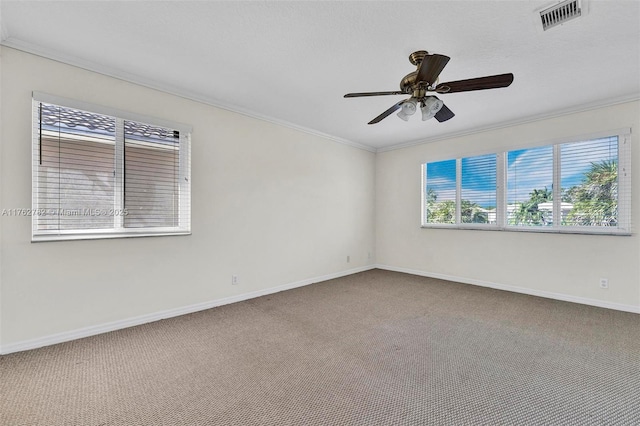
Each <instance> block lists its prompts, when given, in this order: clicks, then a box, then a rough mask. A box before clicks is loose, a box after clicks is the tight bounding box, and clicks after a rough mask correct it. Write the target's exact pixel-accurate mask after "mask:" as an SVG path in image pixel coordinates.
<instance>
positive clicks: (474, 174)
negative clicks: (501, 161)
mask: <svg viewBox="0 0 640 426" xmlns="http://www.w3.org/2000/svg"><path fill="white" fill-rule="evenodd" d="M460 163H461V167H462V170H461V172H462V173H461V194H460V210H461V211H460V220H461V221H462V223H490V224H495V223H496V207H497V193H496V173H497V156H496V154H489V155H481V156H477V157H467V158H462V159H461V161H460Z"/></svg>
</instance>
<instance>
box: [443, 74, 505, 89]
mask: <svg viewBox="0 0 640 426" xmlns="http://www.w3.org/2000/svg"><path fill="white" fill-rule="evenodd" d="M512 82H513V74H511V73H508V74H499V75H491V76H488V77H478V78H470V79H468V80H458V81H450V82H448V83H441V84H438V86H437V87H436V92H438V93H456V92H470V91H472V90H484V89H497V88H499V87H507V86H509V85H510V84H511V83H512ZM447 88H448V90H447Z"/></svg>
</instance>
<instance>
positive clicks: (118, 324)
mask: <svg viewBox="0 0 640 426" xmlns="http://www.w3.org/2000/svg"><path fill="white" fill-rule="evenodd" d="M370 269H375V266H374V265H368V266H363V267H360V268H354V269H349V270H346V271H341V272H335V273H333V274H327V275H322V276H319V277H314V278H308V279H305V280H301V281H296V282H293V283H289V284H283V285H280V286H276V287H271V288H266V289H263V290H257V291H252V292H249V293H243V294H239V295H237V296H230V297H224V298H222V299H215V300H211V301H208V302H203V303H197V304H195V305H189V306H183V307H180V308H175V309H168V310H165V311H160V312H154V313H151V314H146V315H140V316H137V317H133V318H128V319H124V320H119V321H113V322H109V323H105V324H99V325H94V326H90V327H83V328H79V329H76V330H71V331H65V332H62V333H56V334H51V335H48V336H44V337H38V338H36V339H30V340H23V341H20V342H15V343H9V344H7V345H3V346H2V347H0V355H6V354H10V353H13V352H20V351H26V350H30V349H36V348H40V347H43V346H49V345H55V344H57V343H62V342H68V341H70V340H76V339H82V338H84V337H89V336H94V335H96V334H102V333H107V332H109V331H115V330H120V329H123V328H127V327H133V326H136V325H141V324H146V323H149V322H153V321H158V320H162V319H166V318H172V317H177V316H180V315H186V314H190V313H193V312H198V311H203V310H205V309H210V308H215V307H216V306H222V305H228V304H230V303H235V302H241V301H243V300H248V299H253V298H255V297H260V296H266V295H267V294H273V293H278V292H281V291H284V290H290V289H293V288H297V287H302V286H305V285H309V284H314V283H319V282H322V281H328V280H332V279H334V278H340V277H344V276H347V275H352V274H356V273H358V272H364V271H368V270H370Z"/></svg>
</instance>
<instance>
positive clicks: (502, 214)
mask: <svg viewBox="0 0 640 426" xmlns="http://www.w3.org/2000/svg"><path fill="white" fill-rule="evenodd" d="M631 130H632V129H631V128H620V129H615V130H609V131H603V132H596V133H590V134H585V135H579V136H575V137H567V138H559V139H554V140H546V141H540V142H538V143H531V144H527V145H519V146H514V147H508V148H506V147H505V148H503V149H501V150H488V151H484V152H481V153H473V154H472V155H465V156H457V157H455V158H450V157H449V158H437V159H433V160H430V161H427V162H422V163H421V188H420V193H421V195H420V196H421V202H420V205H421V225H420V227H421V228H424V229H463V230H464V229H466V230H485V231H510V232H536V233H561V234H588V235H620V236H629V235H632V222H631V197H632V188H631V185H632V182H631V138H630V136H631ZM607 137H617V138H618V199H617V203H618V225H617V226H615V227H612V226H579V225H573V226H570V225H559V224H558V222H559V221H558V220H556V219H557V217H558V214H559V212H558V208H555V207H557V206H556V205H555V204H554V221H553V225H551V226H547V227H541V226H540V227H539V226H522V225H509V224H508V223H507V220H508V217H507V216H508V215H507V170H508V169H507V157H508V153H509V152H511V151H517V150H522V149H531V148H540V147H544V146H551V147H552V150H553V189H552V190H553V199H554V203H556V200H559V201H557V202H558V203H561V197H560V196H561V190H562V189H561V187H560V179H561V170H560V163H561V158H560V156H559V153H560V147H561V145H563V144H570V143H576V142H585V141H589V140H595V139H602V138H607ZM490 154H495V155H496V156H497V165H496V187H497V188H496V192H497V194H496V201H497V203H496V204H497V206H496V223H495V224H491V223H463V222H462V221H461V216H460V210H461V182H462V171H461V162H462V159H463V158H470V157H477V156H482V155H490ZM452 159H455V160H456V223H453V224H448V223H427V222H426V213H427V212H426V210H427V183H428V182H427V181H428V177H427V174H426V171H427V164H429V163H433V162H439V161H446V160H452Z"/></svg>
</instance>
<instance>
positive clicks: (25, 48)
mask: <svg viewBox="0 0 640 426" xmlns="http://www.w3.org/2000/svg"><path fill="white" fill-rule="evenodd" d="M3 28H4V27H3ZM0 45H2V46H6V47H9V48H12V49H16V50H20V51H22V52H26V53H30V54H32V55H36V56H40V57H43V58H46V59H50V60H53V61H56V62H60V63H63V64H66V65H71V66H74V67H77V68H82V69H85V70H87V71H92V72H96V73H98V74H102V75H106V76H108V77H112V78H116V79H118V80H122V81H126V82H129V83H133V84H137V85H139V86H143V87H146V88H149V89H154V90H158V91H160V92H164V93H168V94H170V95H174V96H178V97H181V98H183V99H188V100H190V101H194V102H198V103H201V104H205V105H209V106H213V107H216V108H220V109H224V110H227V111H231V112H234V113H236V114H241V115H244V116H247V117H251V118H254V119H258V120H261V121H266V122H268V123H271V124H276V125H279V126H282V127H287V128H290V129H293V130H297V131H299V132H302V133H306V134H309V135H313V136H317V137H320V138H323V139H327V140H330V141H332V142H337V143H339V144H342V145H347V146H350V147H353V148H358V149H362V150H364V151H369V152H373V153H375V152H376V149H375V148H374V147H371V146H368V145H364V144H361V143H358V142H354V141H350V140H347V139H344V138H340V137H337V136H334V135H330V134H328V133H323V132H320V131H318V130H315V129H311V128H308V127H304V126H300V125H297V124H294V123H291V122H289V121H286V120H281V119H278V118H275V117H271V116H268V115H265V114H260V113H258V112H256V111H252V110H249V109H245V108H240V107H237V106H235V105H231V104H228V103H225V102H222V101H219V100H217V99H213V98H209V97H207V96H202V95H201V94H199V93H196V92H192V91H188V90H184V89H181V88H178V87H175V86H173V85H170V84H165V83H162V82H159V81H156V80H153V79H150V78H146V77H143V76H140V75H137V74H132V73H128V72H126V71H122V70H120V69H116V68H112V67H109V66H106V65H102V64H99V63H96V62H93V61H87V60H85V59H81V58H78V57H75V56H72V55H65V54H62V53H60V52H57V51H54V50H53V49H47V48H45V47H42V46H39V45H36V44H33V43H28V42H25V41H23V40H20V39H16V38H14V37H11V36H9V35H8V34H7V37H6V38H5V37H4V33H3V39H2V41H0Z"/></svg>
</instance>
